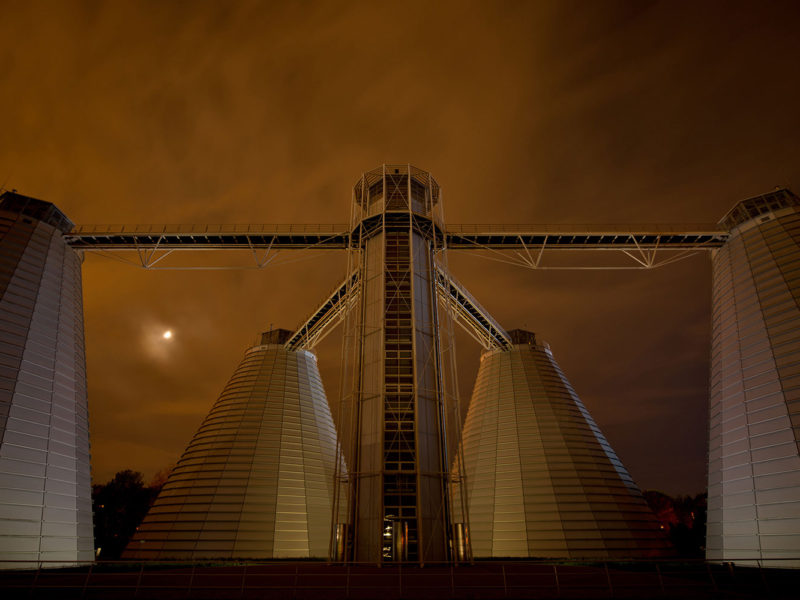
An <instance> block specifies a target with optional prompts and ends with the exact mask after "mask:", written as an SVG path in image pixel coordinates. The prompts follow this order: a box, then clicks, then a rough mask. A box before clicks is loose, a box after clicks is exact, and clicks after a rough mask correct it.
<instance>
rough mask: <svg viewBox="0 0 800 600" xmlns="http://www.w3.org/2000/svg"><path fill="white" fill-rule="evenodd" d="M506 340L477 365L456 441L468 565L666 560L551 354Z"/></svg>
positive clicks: (635, 492) (651, 524)
mask: <svg viewBox="0 0 800 600" xmlns="http://www.w3.org/2000/svg"><path fill="white" fill-rule="evenodd" d="M510 334H511V336H512V340H513V342H514V344H513V346H512V348H511V349H510V350H495V351H489V352H486V353H484V354H483V356H482V357H481V365H480V369H479V371H478V377H477V381H476V383H475V389H474V391H473V395H472V401H471V403H470V406H469V410H468V413H467V418H466V422H465V424H464V429H463V434H462V452H463V454H460V456H463V460H464V466H465V469H464V478H465V481H464V485H465V489H464V491H465V493H466V505H467V508H468V515H469V528H468V531H469V537H470V541H471V545H472V553H473V556H475V557H476V558H485V557H554V558H633V557H652V556H659V555H662V554H665V553H666V552H667V551H668V549H669V546H668V543H667V542H666V539H665V537H664V535H663V533H662V532H661V530H660V527H659V525H658V523H657V521H656V519H655V517H654V515H653V513H652V511H651V510H650V508H649V507H648V506H647V504H646V502H645V500H644V498H643V496H642V494H641V492H640V490H639V489H638V488H637V487H636V485H635V484H634V482H633V480H632V479H631V476H630V475H629V474H628V472H627V471H626V470H625V467H624V466H623V465H622V463H621V462H620V460H619V458H617V455H616V454H615V453H614V451H613V450H612V449H611V446H609V444H608V442H607V441H606V439H605V437H604V436H603V434H602V433H601V431H600V429H599V428H598V427H597V424H596V423H595V422H594V420H593V419H592V417H591V415H589V413H588V411H587V410H586V408H585V407H584V405H583V403H582V402H581V400H580V399H579V398H578V396H577V395H576V394H575V392H574V390H573V389H572V386H571V385H570V384H569V382H568V381H567V379H566V378H565V377H564V375H563V373H562V372H561V369H560V368H559V367H558V365H557V364H556V362H555V360H554V359H553V355H552V353H551V352H550V348H549V347H548V346H547V345H546V344H542V343H539V342H537V340H536V339H535V336H534V334H532V333H529V332H526V331H521V330H515V331H512V332H510ZM454 472H456V473H457V472H458V469H457V468H456V469H454ZM460 492H461V490H459V489H458V488H457V486H456V489H455V490H454V493H460ZM461 518H462V517H460V516H459V515H456V521H458V520H459V519H461Z"/></svg>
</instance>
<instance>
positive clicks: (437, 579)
mask: <svg viewBox="0 0 800 600" xmlns="http://www.w3.org/2000/svg"><path fill="white" fill-rule="evenodd" d="M0 590H2V594H0V597H2V599H3V600H5V599H11V598H58V599H59V600H61V599H72V598H87V599H95V598H96V599H110V600H113V599H123V598H124V599H128V598H137V599H138V598H152V599H162V598H164V599H167V598H169V599H173V598H175V599H177V598H192V599H195V598H196V599H209V600H210V599H219V598H243V599H245V598H246V599H250V598H252V599H256V598H269V599H307V600H316V599H325V600H338V599H342V600H344V599H373V598H374V599H378V600H396V599H419V600H445V599H454V598H468V599H475V600H479V599H484V598H491V599H495V598H497V599H499V598H586V599H593V598H697V599H704V598H731V599H739V598H741V599H745V598H776V599H786V600H790V599H791V600H796V599H797V598H800V591H799V590H800V571H798V570H782V569H758V568H745V567H733V566H729V565H707V564H705V563H702V562H696V563H668V562H662V563H650V562H642V563H608V564H602V563H601V564H575V563H573V564H565V563H538V562H537V563H535V562H528V563H520V562H502V563H501V562H486V563H477V564H474V565H464V566H455V567H451V566H426V567H422V568H420V567H410V566H403V567H377V566H350V567H344V566H340V565H329V564H325V563H314V562H280V563H270V564H264V563H252V564H246V565H245V564H241V565H234V566H213V565H167V564H153V563H151V564H145V565H141V564H132V563H98V564H95V565H90V566H85V567H80V568H72V569H39V570H31V569H28V570H18V571H4V572H3V571H0Z"/></svg>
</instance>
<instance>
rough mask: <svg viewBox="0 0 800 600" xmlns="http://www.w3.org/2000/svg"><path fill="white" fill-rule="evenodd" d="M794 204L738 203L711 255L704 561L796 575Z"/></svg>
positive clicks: (798, 259) (783, 198)
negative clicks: (749, 562)
mask: <svg viewBox="0 0 800 600" xmlns="http://www.w3.org/2000/svg"><path fill="white" fill-rule="evenodd" d="M799 204H800V201H799V200H798V198H797V197H796V196H794V195H792V194H791V193H790V192H787V191H785V190H783V191H779V192H776V193H773V194H768V195H766V196H760V197H757V198H752V199H750V200H746V201H744V202H741V203H739V204H737V206H735V207H734V209H733V210H732V211H731V212H730V213H729V214H728V216H727V217H726V218H725V219H723V221H722V223H723V224H724V225H726V226H728V227H732V230H731V236H730V238H729V241H728V242H727V243H726V244H725V246H724V247H722V248H721V249H719V250H718V251H716V252H715V253H714V256H713V316H712V354H711V401H710V426H709V461H708V530H707V541H706V548H707V550H706V556H707V558H708V559H711V560H736V561H737V562H744V561H745V559H760V560H761V561H762V563H761V564H764V565H766V566H781V565H792V566H800V454H798V442H799V441H800V304H799V303H800V247H798V243H800V207H798V205H799ZM781 559H794V560H793V561H789V560H781ZM764 561H766V562H764Z"/></svg>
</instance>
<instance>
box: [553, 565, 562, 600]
mask: <svg viewBox="0 0 800 600" xmlns="http://www.w3.org/2000/svg"><path fill="white" fill-rule="evenodd" d="M553 577H555V578H556V596H557V597H559V598H561V583H559V581H558V565H553Z"/></svg>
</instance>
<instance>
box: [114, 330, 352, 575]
mask: <svg viewBox="0 0 800 600" xmlns="http://www.w3.org/2000/svg"><path fill="white" fill-rule="evenodd" d="M289 333H290V332H287V331H284V330H275V331H271V332H269V333H265V334H263V335H262V339H261V343H260V344H258V345H256V346H254V347H252V348H250V349H249V350H247V352H246V353H245V356H244V359H243V360H242V362H241V363H240V364H239V366H238V368H237V369H236V371H235V373H234V374H233V376H232V377H231V379H230V381H229V382H228V384H227V385H226V386H225V389H224V390H223V392H222V394H221V395H220V397H219V399H218V400H217V402H216V403H215V404H214V406H213V407H212V409H211V412H209V414H208V416H207V417H206V418H205V420H204V421H203V423H202V425H201V426H200V428H199V429H198V430H197V433H195V435H194V437H193V438H192V441H191V442H190V443H189V446H188V447H187V448H186V450H185V451H184V453H183V455H182V456H181V458H180V460H179V461H178V464H177V466H176V467H175V469H174V470H173V471H172V473H171V474H170V476H169V479H168V480H167V482H166V483H165V484H164V488H163V489H162V491H161V493H160V494H159V496H158V498H157V499H156V501H155V503H154V504H153V507H152V508H151V509H150V512H149V513H148V514H147V516H146V517H145V519H144V522H143V523H142V525H141V526H140V527H139V529H138V531H137V533H136V534H135V535H134V537H133V539H132V540H131V542H130V543H129V544H128V547H127V548H126V550H125V553H124V554H123V557H124V558H129V559H140V560H141V559H145V560H150V559H190V560H191V559H201V558H226V559H234V558H262V559H263V558H301V557H327V555H328V544H329V539H330V531H331V498H332V492H333V489H332V488H333V471H334V464H335V463H334V461H335V456H336V431H335V429H334V425H333V420H332V419H331V413H330V409H329V407H328V403H327V400H326V398H325V392H324V390H323V387H322V381H321V378H320V374H319V369H318V368H317V360H316V357H315V356H314V354H313V353H311V352H309V351H307V350H296V351H292V350H287V349H285V348H284V345H283V344H284V342H285V341H286V339H287V336H288V334H289Z"/></svg>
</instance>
